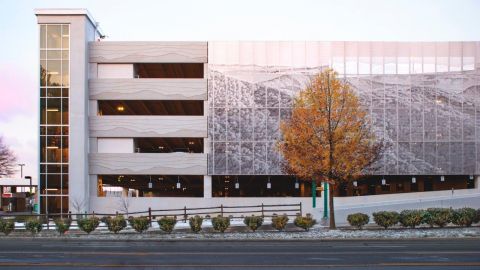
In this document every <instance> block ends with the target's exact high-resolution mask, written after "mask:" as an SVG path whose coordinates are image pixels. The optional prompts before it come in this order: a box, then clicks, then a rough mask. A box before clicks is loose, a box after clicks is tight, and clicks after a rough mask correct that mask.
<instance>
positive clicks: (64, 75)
mask: <svg viewBox="0 0 480 270" xmlns="http://www.w3.org/2000/svg"><path fill="white" fill-rule="evenodd" d="M68 71H69V66H68V60H63V61H62V85H63V86H68V85H69V83H70V81H69V78H70V77H69V76H68V75H69V74H68Z"/></svg>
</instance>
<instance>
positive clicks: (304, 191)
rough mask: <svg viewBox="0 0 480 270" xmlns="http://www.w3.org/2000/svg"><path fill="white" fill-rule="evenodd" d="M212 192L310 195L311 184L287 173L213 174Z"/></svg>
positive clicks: (222, 195) (254, 194)
mask: <svg viewBox="0 0 480 270" xmlns="http://www.w3.org/2000/svg"><path fill="white" fill-rule="evenodd" d="M212 193H213V194H212V196H213V197H310V196H312V184H311V182H306V181H302V180H296V179H295V177H292V176H288V175H271V176H270V178H269V177H268V176H267V175H238V176H236V175H214V176H212ZM320 193H321V192H318V194H319V196H320Z"/></svg>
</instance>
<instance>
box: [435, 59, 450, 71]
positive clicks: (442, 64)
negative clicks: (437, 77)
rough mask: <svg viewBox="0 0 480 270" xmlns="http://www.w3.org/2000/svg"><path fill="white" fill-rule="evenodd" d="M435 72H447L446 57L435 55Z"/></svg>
mask: <svg viewBox="0 0 480 270" xmlns="http://www.w3.org/2000/svg"><path fill="white" fill-rule="evenodd" d="M437 72H448V57H440V56H439V57H437Z"/></svg>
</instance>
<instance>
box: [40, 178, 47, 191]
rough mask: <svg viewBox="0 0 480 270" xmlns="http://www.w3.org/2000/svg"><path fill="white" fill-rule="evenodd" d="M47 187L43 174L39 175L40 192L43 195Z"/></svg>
mask: <svg viewBox="0 0 480 270" xmlns="http://www.w3.org/2000/svg"><path fill="white" fill-rule="evenodd" d="M46 187H47V176H46V175H45V174H40V192H41V194H45V192H46V191H45V188H46Z"/></svg>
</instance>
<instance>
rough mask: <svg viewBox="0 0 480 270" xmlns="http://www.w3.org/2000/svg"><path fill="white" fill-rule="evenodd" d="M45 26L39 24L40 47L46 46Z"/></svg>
mask: <svg viewBox="0 0 480 270" xmlns="http://www.w3.org/2000/svg"><path fill="white" fill-rule="evenodd" d="M46 33H47V32H46V26H45V25H40V48H46V46H47V41H46V37H47V34H46Z"/></svg>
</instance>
